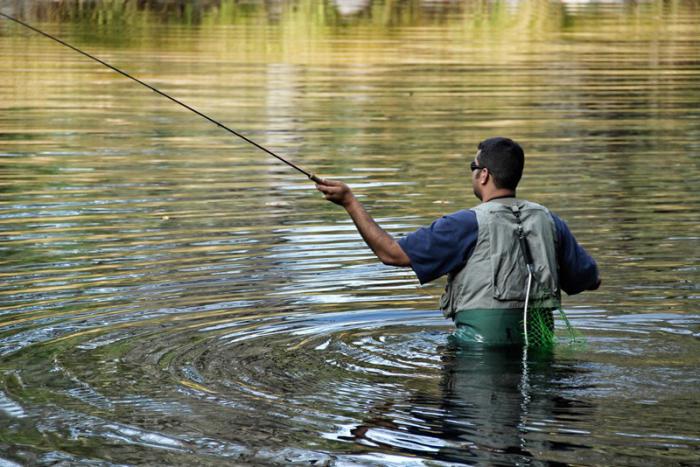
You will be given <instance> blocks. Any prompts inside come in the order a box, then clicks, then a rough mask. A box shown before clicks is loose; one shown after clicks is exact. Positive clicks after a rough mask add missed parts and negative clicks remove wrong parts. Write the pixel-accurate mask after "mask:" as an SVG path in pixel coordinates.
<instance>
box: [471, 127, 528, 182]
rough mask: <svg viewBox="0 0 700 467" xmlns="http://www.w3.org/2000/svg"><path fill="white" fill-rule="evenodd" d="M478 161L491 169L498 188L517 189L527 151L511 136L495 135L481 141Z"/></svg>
mask: <svg viewBox="0 0 700 467" xmlns="http://www.w3.org/2000/svg"><path fill="white" fill-rule="evenodd" d="M478 148H479V155H478V162H479V165H481V166H482V167H486V168H487V169H489V172H490V173H491V175H492V176H493V182H494V184H495V185H496V188H506V189H509V190H515V187H517V186H518V182H520V178H521V177H522V176H523V168H524V167H525V153H524V152H523V148H521V147H520V145H519V144H518V143H516V142H515V141H513V140H512V139H509V138H503V137H500V136H498V137H495V138H489V139H485V140H483V141H482V142H481V143H479V146H478Z"/></svg>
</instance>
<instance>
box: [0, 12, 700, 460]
mask: <svg viewBox="0 0 700 467" xmlns="http://www.w3.org/2000/svg"><path fill="white" fill-rule="evenodd" d="M64 3H65V4H64ZM68 3H69V2H62V3H61V4H60V5H59V4H56V5H53V4H52V6H47V5H48V4H44V3H42V2H27V3H26V4H24V7H23V8H24V10H22V11H23V12H25V13H27V14H29V15H30V17H31V14H34V15H35V17H34V18H32V19H33V20H35V21H36V22H37V24H40V25H41V26H42V27H45V28H46V29H47V30H49V31H50V32H53V33H57V34H60V35H61V36H62V37H64V38H65V39H68V40H70V41H73V42H75V43H76V44H78V45H80V46H83V47H85V48H86V49H89V51H91V52H93V53H95V54H97V55H99V56H100V57H102V58H105V59H107V60H108V61H110V62H114V63H115V64H116V65H118V66H121V67H124V68H125V69H126V70H128V71H129V72H132V73H134V74H135V75H137V76H139V77H141V78H144V79H145V80H147V81H148V82H149V83H152V84H154V85H156V86H159V87H162V88H163V89H164V90H166V91H167V92H170V93H172V94H173V95H175V96H176V97H178V98H180V99H183V100H184V101H185V102H187V103H188V104H191V105H194V106H195V107H197V108H199V109H201V110H202V111H204V112H206V113H210V114H211V115H212V116H213V117H215V118H217V119H220V120H221V121H222V122H224V123H225V124H227V125H229V126H231V127H233V128H236V129H238V130H241V131H243V133H244V134H246V135H247V136H249V137H252V138H253V139H255V140H256V141H258V142H260V143H262V144H264V145H266V146H269V147H270V148H271V149H273V150H275V151H276V152H278V153H280V154H283V155H284V156H285V157H288V158H290V159H291V160H293V161H294V162H295V163H297V164H299V165H301V166H302V167H304V168H306V169H308V170H310V171H313V172H316V173H319V174H320V175H322V176H333V177H342V178H343V179H344V180H346V181H348V182H349V183H350V184H351V185H352V187H353V189H354V190H355V192H356V194H357V195H358V197H360V199H361V200H362V201H363V202H365V204H366V206H367V208H368V210H370V212H371V213H372V214H373V215H374V216H375V217H376V218H377V220H378V222H379V223H380V224H381V225H382V226H383V227H385V228H386V229H387V230H388V231H389V232H391V233H393V234H395V235H402V234H405V233H407V232H410V231H412V230H414V229H415V228H417V227H419V226H423V225H427V224H429V223H430V222H431V221H432V220H433V219H435V218H436V217H438V216H440V215H441V214H443V213H445V212H451V211H455V210H458V209H462V208H465V207H470V206H472V205H473V204H475V202H476V200H475V199H472V196H471V193H470V187H469V186H467V185H468V182H467V180H468V173H467V172H466V171H467V164H468V162H469V161H470V160H471V158H472V157H473V153H474V150H475V146H476V143H477V142H478V141H480V140H482V139H484V138H485V137H487V136H492V135H495V134H505V135H510V136H513V137H514V138H516V139H518V140H520V141H522V142H523V143H524V144H525V149H526V152H527V154H528V156H527V157H528V163H527V167H526V173H525V177H524V179H523V183H522V186H521V191H520V194H521V195H522V196H524V197H527V198H529V199H532V200H533V201H538V202H542V203H543V204H546V205H547V206H549V207H551V208H552V209H553V210H554V211H556V212H557V213H558V214H560V215H561V216H562V217H563V218H565V219H566V220H567V222H568V223H569V226H570V227H571V229H572V231H573V232H574V233H575V234H576V236H577V238H578V239H579V241H580V242H581V243H582V244H584V245H585V246H586V248H587V249H588V250H589V251H591V252H592V253H593V254H594V256H595V257H596V258H597V259H598V261H599V264H600V266H601V269H602V271H603V280H604V287H603V288H602V289H601V290H600V291H599V292H596V293H595V294H583V295H581V296H576V297H566V298H565V306H566V312H567V316H568V318H569V320H570V321H571V323H572V324H573V325H574V327H575V328H576V329H577V331H578V332H579V333H581V334H582V335H583V336H584V337H585V343H584V344H581V345H574V346H569V345H561V346H559V347H558V348H557V349H556V350H555V351H554V352H552V353H547V354H534V353H532V352H531V353H529V354H528V355H523V354H522V352H521V351H494V350H485V349H466V348H460V347H458V346H456V345H455V344H454V343H453V342H452V340H451V339H450V331H451V326H450V323H449V322H447V321H445V320H444V319H443V318H442V316H441V315H440V313H439V311H437V310H436V308H437V301H438V297H439V294H440V293H441V289H442V285H443V284H442V283H441V282H439V283H436V284H431V285H428V286H425V287H419V286H418V284H417V281H416V280H415V277H414V275H413V273H412V272H411V271H409V270H405V269H394V268H389V267H385V266H383V265H381V264H379V263H378V262H377V261H376V259H375V258H374V256H373V255H372V253H371V252H370V251H369V250H368V249H367V248H366V246H365V245H364V243H363V241H362V240H361V238H360V237H359V236H358V234H357V233H356V231H355V228H354V226H353V224H352V222H350V221H349V220H348V219H347V216H346V215H345V213H344V212H342V210H341V209H340V208H337V207H335V206H332V205H330V204H328V203H326V202H324V201H323V200H322V199H321V197H320V195H319V194H318V193H317V192H316V191H315V190H314V189H313V185H310V184H309V183H308V182H307V181H306V180H305V178H304V177H303V176H301V175H300V174H298V173H296V172H294V171H293V170H291V169H289V168H288V167H286V166H284V165H282V164H280V163H278V162H277V161H276V160H274V159H272V158H269V157H268V156H267V155H265V154H263V153H259V152H256V150H255V149H254V148H252V147H250V146H248V145H246V144H245V143H243V142H241V141H238V140H236V139H234V138H232V137H231V136H230V135H227V134H226V133H223V132H222V131H221V130H220V129H218V128H216V127H214V126H211V125H210V124H208V123H207V122H205V121H200V120H198V118H197V117H196V116H193V115H191V114H189V113H187V112H185V111H183V110H182V109H179V108H177V107H174V106H173V104H172V103H169V102H167V101H164V100H163V99H162V98H160V97H158V96H156V95H153V94H152V93H148V92H146V91H145V90H141V89H139V88H138V87H136V86H135V85H134V84H133V83H130V82H127V81H124V79H123V78H121V77H119V76H117V75H114V74H113V73H112V72H110V71H109V70H103V69H101V68H99V67H96V66H95V65H94V64H92V63H90V62H86V61H85V60H84V59H83V58H82V57H80V56H76V55H75V54H73V53H71V52H70V51H66V50H62V49H61V48H58V47H56V46H55V45H53V44H51V43H47V42H46V40H45V39H44V38H41V37H35V36H32V35H27V34H26V33H24V32H23V31H19V30H17V29H16V28H13V27H10V26H8V25H7V24H5V23H4V22H0V64H2V66H0V106H2V112H0V255H1V256H0V464H3V465H4V464H5V463H8V464H9V465H13V464H12V463H17V464H21V465H25V464H26V465H35V464H38V465H49V464H55V463H58V464H60V463H64V464H74V463H85V464H88V463H95V464H98V465H105V464H106V465H110V464H115V465H123V464H150V465H201V464H204V465H209V464H221V465H229V464H238V465H248V464H253V465H256V464H262V465H268V464H275V465H287V464H290V463H297V464H304V465H454V464H460V463H463V464H505V465H513V464H537V463H538V462H541V463H548V462H551V463H556V462H561V463H567V464H570V463H573V464H581V463H583V464H600V465H648V464H649V463H656V464H662V463H677V464H682V463H687V464H693V463H697V462H698V457H697V454H696V453H697V451H698V448H700V438H699V437H698V434H697V429H696V427H695V425H696V423H695V418H696V417H694V414H695V413H696V412H697V409H698V402H697V399H698V398H697V394H698V391H697V368H698V366H699V364H700V361H698V360H699V357H698V355H700V345H699V344H698V342H700V341H698V338H700V315H699V314H698V312H697V301H698V297H700V295H699V294H698V290H699V288H698V280H697V278H698V275H697V272H698V270H697V264H698V260H699V258H698V251H700V250H699V249H698V244H699V243H700V237H699V236H698V234H697V232H696V230H697V226H698V224H700V215H699V214H698V213H699V212H700V197H699V196H698V190H697V186H700V185H698V184H699V183H700V172H699V170H698V165H697V154H698V150H699V149H700V147H699V146H698V143H697V141H698V138H699V137H700V133H698V129H697V122H698V118H699V116H700V115H699V114H698V106H697V101H698V93H697V89H698V88H699V86H698V84H699V78H698V77H699V76H700V74H699V73H698V71H699V68H698V62H697V59H696V56H697V54H698V44H699V43H700V37H699V36H698V31H697V27H696V24H697V23H698V21H697V20H698V18H697V11H695V10H696V9H694V7H693V6H692V4H686V3H684V2H680V3H674V4H672V5H669V4H662V3H659V4H657V3H654V2H651V3H641V4H635V5H634V6H632V5H627V4H618V3H614V2H608V3H597V4H592V5H587V4H585V3H583V2H582V3H576V2H562V3H553V2H545V3H542V2H521V3H519V4H517V5H516V4H509V5H501V7H502V8H501V7H497V6H498V5H497V4H488V5H487V4H481V3H479V2H476V3H474V2H470V3H465V4H461V3H459V2H457V3H454V2H450V3H449V4H447V3H443V2H408V3H410V6H411V7H410V8H408V7H406V9H404V10H402V9H401V8H399V9H398V10H401V11H403V13H400V11H398V10H397V11H394V10H395V9H394V8H393V7H392V8H389V7H387V8H384V7H385V6H387V5H389V4H388V3H386V2H369V3H368V4H367V5H364V6H363V5H362V4H361V3H362V2H358V4H357V5H354V6H353V7H354V8H359V9H360V10H359V11H360V12H361V11H365V12H366V13H360V14H358V15H357V16H350V17H343V18H340V17H338V16H337V14H340V13H337V12H340V11H344V8H345V7H347V6H348V5H345V2H328V3H323V2H321V3H318V2H306V1H300V2H291V3H284V2H282V3H276V2H265V4H264V5H263V4H260V5H252V4H251V5H249V2H247V3H245V4H240V5H239V4H238V3H236V2H220V3H221V5H222V6H221V8H217V7H216V6H211V5H210V3H211V4H214V3H217V2H202V3H203V4H204V3H206V6H197V8H195V9H194V10H193V11H192V12H191V14H192V16H191V17H188V19H187V21H194V24H193V23H189V22H187V21H185V22H183V23H182V24H180V23H177V22H174V23H172V24H171V23H168V22H167V21H160V19H167V18H170V19H172V18H173V17H172V16H168V15H176V16H175V17H177V18H180V19H182V17H181V16H177V15H182V14H184V13H182V11H179V10H178V11H175V10H172V8H173V7H171V6H170V4H169V3H167V2H165V3H162V2H158V5H160V6H159V8H162V12H161V13H157V12H156V9H153V8H152V7H150V6H148V5H150V4H149V2H146V3H145V4H144V5H146V6H143V7H141V6H140V7H138V8H136V7H135V6H134V5H135V3H133V2H124V3H123V5H125V6H124V7H123V8H126V9H125V10H120V8H122V7H121V6H115V5H113V6H114V9H113V10H109V9H108V10H109V11H107V10H104V8H103V6H102V5H101V4H100V3H99V2H95V3H94V4H93V3H90V4H89V5H87V4H85V5H83V6H82V7H81V8H82V9H81V8H78V7H75V6H70V5H69V4H68ZM137 3H138V2H137ZM351 3H352V2H351ZM166 4H167V5H166ZM340 4H343V5H340ZM139 5H140V3H139ZM217 5H218V3H217ZM319 5H322V6H319ZM338 5H340V6H338ZM358 5H359V6H358ZM132 6H133V9H129V8H132ZM277 7H279V9H277ZM341 7H342V8H341ZM0 8H6V6H3V5H2V4H0ZM71 8H76V9H75V10H72V9H71ZM139 8H141V9H139ZM363 8H365V10H363ZM3 11H5V10H3ZM158 11H161V10H158ZM369 11H371V14H369V13H367V12H369ZM32 12H33V13H32ZM165 12H168V15H166V13H165ZM399 13H400V14H399ZM73 14H74V15H75V16H73ZM54 15H55V16H54ZM66 15H67V16H66ZM120 15H122V16H120ZM159 15H165V16H163V17H162V18H161V17H160V16H159ZM319 15H320V16H319ZM385 15H386V16H385ZM47 18H49V19H48V20H47ZM54 18H63V19H62V20H61V21H60V22H57V21H54ZM67 18H70V20H68V19H67ZM110 18H111V19H110ZM135 18H141V20H139V21H135ZM41 20H44V21H41ZM96 21H97V23H99V24H100V25H101V26H100V27H98V28H94V27H93V25H94V24H95V22H96ZM110 21H116V22H115V23H112V22H110ZM172 21H175V20H172ZM183 21H184V20H183ZM125 31H128V32H129V34H128V37H126V35H125V34H124V32H125ZM110 41H113V42H110ZM557 326H558V328H559V329H563V328H564V323H562V322H558V323H557ZM560 337H561V339H562V341H563V342H564V341H565V340H566V336H565V335H564V332H563V331H562V332H561V333H560Z"/></svg>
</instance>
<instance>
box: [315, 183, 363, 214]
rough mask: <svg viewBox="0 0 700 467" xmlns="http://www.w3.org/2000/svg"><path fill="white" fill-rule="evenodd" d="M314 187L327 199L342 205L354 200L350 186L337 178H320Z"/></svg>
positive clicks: (345, 205)
mask: <svg viewBox="0 0 700 467" xmlns="http://www.w3.org/2000/svg"><path fill="white" fill-rule="evenodd" d="M316 189H317V190H318V191H320V192H321V193H323V195H324V198H326V199H327V200H328V201H331V202H333V203H335V204H337V205H340V206H343V207H347V206H348V205H349V204H350V203H352V202H353V201H354V200H355V195H353V194H352V190H350V187H349V186H347V185H346V184H345V183H343V182H341V181H339V180H327V179H322V180H321V181H320V183H317V184H316Z"/></svg>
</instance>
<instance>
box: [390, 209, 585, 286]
mask: <svg viewBox="0 0 700 467" xmlns="http://www.w3.org/2000/svg"><path fill="white" fill-rule="evenodd" d="M550 214H551V213H550ZM551 216H552V219H554V225H555V226H556V235H557V262H558V264H559V285H560V287H561V289H562V290H563V291H564V292H566V293H567V294H569V295H574V294H577V293H580V292H583V291H584V290H586V289H588V288H590V287H592V286H593V285H594V284H595V283H596V281H597V280H598V266H597V265H596V262H595V260H594V259H593V258H592V257H591V256H590V255H589V254H588V253H587V252H586V250H584V249H583V247H582V246H581V245H579V244H578V242H576V239H575V238H574V236H573V234H572V233H571V231H570V230H569V227H568V226H567V225H566V223H565V222H564V221H563V220H561V219H560V218H559V217H558V216H556V215H555V214H551ZM478 236H479V224H478V222H477V220H476V212H474V211H472V210H471V209H463V210H461V211H457V212H455V213H452V214H448V215H446V216H443V217H441V218H440V219H438V220H436V221H435V222H433V223H432V224H431V225H430V227H422V228H420V229H418V230H416V231H415V232H413V233H410V234H408V235H407V236H405V237H403V238H401V239H399V245H400V246H401V248H402V249H403V251H404V252H406V254H407V255H408V257H409V258H410V259H411V267H412V268H413V271H414V272H415V273H416V276H417V277H418V280H419V281H420V283H421V284H425V283H427V282H430V281H432V280H435V279H437V278H438V277H440V276H443V275H445V274H447V273H449V272H452V271H456V270H459V268H461V267H462V266H464V264H466V262H467V261H468V260H469V257H470V256H471V254H472V252H473V251H474V247H475V246H476V241H477V238H478Z"/></svg>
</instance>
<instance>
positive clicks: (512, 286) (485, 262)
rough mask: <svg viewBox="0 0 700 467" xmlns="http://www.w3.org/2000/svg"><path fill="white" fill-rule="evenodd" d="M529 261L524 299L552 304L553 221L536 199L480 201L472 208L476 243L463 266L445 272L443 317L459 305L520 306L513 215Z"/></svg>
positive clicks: (521, 283) (522, 277)
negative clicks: (531, 268) (529, 274)
mask: <svg viewBox="0 0 700 467" xmlns="http://www.w3.org/2000/svg"><path fill="white" fill-rule="evenodd" d="M513 206H515V209H516V210H517V211H519V213H520V222H521V224H522V228H523V230H524V232H525V234H526V235H527V242H528V245H529V247H530V252H531V255H532V259H533V263H534V274H533V278H532V289H531V291H530V303H531V304H532V305H535V304H536V305H537V306H539V307H545V308H558V307H559V304H560V298H561V292H560V291H559V274H558V268H557V257H556V244H555V242H556V238H557V236H556V226H555V225H554V220H553V219H552V217H551V215H550V213H549V211H548V210H547V209H546V208H545V207H543V206H540V205H539V204H536V203H531V202H529V201H525V200H520V199H516V198H501V199H497V200H493V201H489V202H486V203H482V204H480V205H479V206H477V207H476V208H474V211H475V212H476V220H477V223H478V225H479V234H478V237H477V241H476V246H475V247H474V251H473V252H472V255H471V257H470V258H469V260H468V261H467V263H466V264H465V266H464V267H463V268H462V269H461V270H459V271H454V272H451V273H450V274H449V276H448V279H447V286H446V288H445V293H444V294H443V295H442V298H441V300H440V309H441V310H442V312H443V314H444V315H445V317H447V318H454V316H455V314H456V313H457V312H459V311H465V310H493V309H501V310H502V309H513V308H523V307H524V306H525V292H526V290H525V289H526V287H527V267H526V264H525V259H524V256H523V254H522V252H521V251H520V244H519V242H518V225H519V224H518V218H517V217H516V215H515V213H514V210H513Z"/></svg>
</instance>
